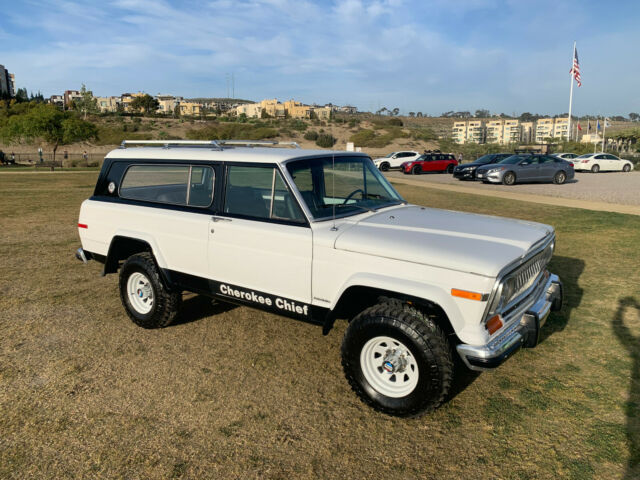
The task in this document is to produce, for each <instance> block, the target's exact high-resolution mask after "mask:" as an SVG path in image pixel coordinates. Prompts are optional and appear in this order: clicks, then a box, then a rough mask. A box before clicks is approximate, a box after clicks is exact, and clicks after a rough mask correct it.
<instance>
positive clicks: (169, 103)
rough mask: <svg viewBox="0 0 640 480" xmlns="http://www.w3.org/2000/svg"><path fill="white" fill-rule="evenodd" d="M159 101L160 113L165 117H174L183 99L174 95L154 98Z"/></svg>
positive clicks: (158, 110)
mask: <svg viewBox="0 0 640 480" xmlns="http://www.w3.org/2000/svg"><path fill="white" fill-rule="evenodd" d="M154 98H155V99H156V100H157V101H158V109H157V110H156V111H157V112H158V113H162V114H164V115H173V114H174V113H175V111H176V107H177V106H178V105H179V104H180V102H181V101H182V100H183V98H182V97H175V96H173V95H160V94H159V95H156V96H155V97H154Z"/></svg>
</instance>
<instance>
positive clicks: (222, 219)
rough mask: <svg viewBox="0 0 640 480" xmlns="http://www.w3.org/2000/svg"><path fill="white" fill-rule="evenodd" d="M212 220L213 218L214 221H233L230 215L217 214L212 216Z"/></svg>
mask: <svg viewBox="0 0 640 480" xmlns="http://www.w3.org/2000/svg"><path fill="white" fill-rule="evenodd" d="M211 220H213V221H214V222H230V221H231V219H230V218H228V217H216V216H213V217H211Z"/></svg>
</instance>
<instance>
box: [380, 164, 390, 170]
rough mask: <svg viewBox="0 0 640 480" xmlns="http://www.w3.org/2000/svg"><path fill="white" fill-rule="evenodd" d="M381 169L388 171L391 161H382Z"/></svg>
mask: <svg viewBox="0 0 640 480" xmlns="http://www.w3.org/2000/svg"><path fill="white" fill-rule="evenodd" d="M380 170H382V171H383V172H386V171H387V170H389V162H382V163H381V164H380Z"/></svg>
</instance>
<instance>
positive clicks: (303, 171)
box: [287, 156, 404, 220]
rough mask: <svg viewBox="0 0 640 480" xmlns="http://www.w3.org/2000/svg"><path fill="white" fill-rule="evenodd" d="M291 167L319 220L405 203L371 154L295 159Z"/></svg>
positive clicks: (288, 166) (308, 205)
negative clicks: (366, 155)
mask: <svg viewBox="0 0 640 480" xmlns="http://www.w3.org/2000/svg"><path fill="white" fill-rule="evenodd" d="M287 170H288V171H289V174H290V175H291V177H292V178H293V182H294V183H295V184H296V187H297V188H298V190H299V191H300V194H301V196H302V198H303V199H304V201H305V203H306V204H307V207H308V208H309V210H310V212H311V214H312V215H313V217H314V218H315V219H316V220H319V219H326V218H332V217H333V216H334V211H335V216H336V217H344V216H347V215H354V214H356V213H362V212H363V211H365V210H377V209H379V208H382V207H388V206H390V205H398V204H400V203H403V202H404V200H403V199H402V197H401V196H400V195H399V194H398V193H397V192H396V191H395V190H394V188H393V187H392V186H391V184H390V183H389V182H388V181H387V179H386V178H384V177H383V176H382V174H381V173H380V172H379V171H378V169H377V168H376V167H375V165H374V164H373V162H371V160H370V159H369V158H368V157H361V156H358V157H356V156H354V157H347V156H339V157H322V158H309V159H303V160H295V161H293V162H289V163H287Z"/></svg>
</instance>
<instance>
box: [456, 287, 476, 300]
mask: <svg viewBox="0 0 640 480" xmlns="http://www.w3.org/2000/svg"><path fill="white" fill-rule="evenodd" d="M451 295H453V296H454V297H460V298H466V299H468V300H477V301H478V302H481V301H482V294H481V293H476V292H468V291H466V290H458V289H457V288H452V289H451Z"/></svg>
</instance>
